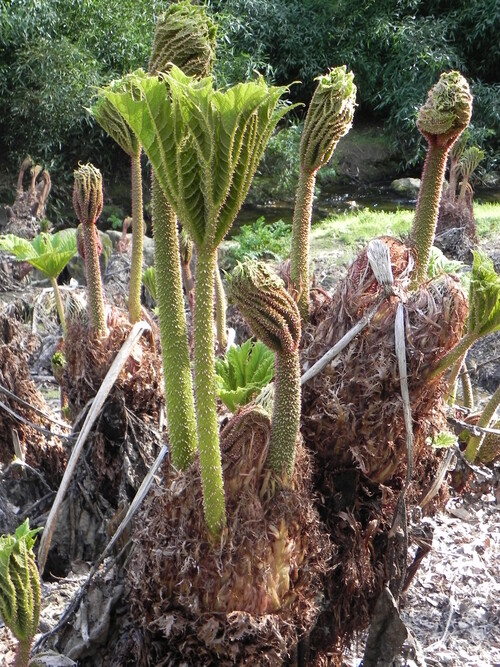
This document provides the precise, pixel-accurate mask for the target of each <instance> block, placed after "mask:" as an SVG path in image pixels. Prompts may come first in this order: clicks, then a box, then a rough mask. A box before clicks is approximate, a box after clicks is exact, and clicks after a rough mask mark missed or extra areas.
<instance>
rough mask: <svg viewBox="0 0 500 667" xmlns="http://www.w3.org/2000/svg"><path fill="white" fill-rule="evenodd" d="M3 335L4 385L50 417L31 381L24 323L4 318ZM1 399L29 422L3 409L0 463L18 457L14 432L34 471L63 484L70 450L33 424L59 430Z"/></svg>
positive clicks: (0, 368) (0, 369) (0, 370)
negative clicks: (15, 454) (61, 481)
mask: <svg viewBox="0 0 500 667" xmlns="http://www.w3.org/2000/svg"><path fill="white" fill-rule="evenodd" d="M0 326H1V334H2V335H1V336H0V384H1V385H2V387H4V388H5V389H7V390H8V391H10V392H12V393H13V394H15V395H16V396H17V397H18V398H20V399H22V400H24V401H25V402H26V403H28V404H29V405H30V406H33V408H35V409H37V410H40V411H41V412H43V413H45V414H47V415H49V414H50V413H51V410H50V408H49V406H48V405H47V403H46V401H45V399H44V397H43V396H42V394H41V393H40V391H39V390H38V389H37V387H36V386H35V383H34V382H33V380H32V379H31V373H30V368H29V365H28V361H27V356H28V350H29V346H30V344H31V342H32V341H30V340H29V338H30V336H29V335H28V334H26V332H25V331H24V330H23V328H22V325H21V323H20V322H17V321H16V320H15V319H13V318H8V317H2V319H1V323H0ZM1 400H2V402H3V403H5V404H6V405H7V406H8V407H9V408H10V410H12V411H13V412H15V413H16V414H17V415H19V416H20V417H21V418H23V419H25V420H26V422H22V421H21V420H19V419H17V418H16V417H14V416H13V415H11V414H9V413H8V412H7V411H6V410H0V433H1V434H2V437H1V438H0V463H5V464H8V463H10V462H11V461H12V459H13V458H14V453H15V452H14V445H13V441H12V433H13V432H14V431H15V432H16V433H17V436H18V438H19V442H20V445H21V449H22V450H23V452H24V456H25V461H26V463H28V464H29V465H30V466H32V467H33V468H35V469H37V470H40V471H41V472H42V473H43V474H44V475H45V478H46V480H47V482H48V483H49V484H51V485H52V484H53V485H56V486H57V484H58V483H59V481H60V479H61V476H62V472H63V470H64V467H65V464H66V451H65V448H64V447H63V445H62V443H61V441H60V440H59V439H57V438H55V437H54V438H50V436H49V437H47V436H46V435H44V434H43V433H41V432H40V431H38V430H37V429H36V428H34V427H33V426H31V425H30V424H35V425H37V426H40V427H42V428H45V429H47V430H50V429H54V428H55V429H56V431H55V432H56V433H57V432H58V431H57V427H54V425H53V424H51V423H50V422H49V421H48V420H47V419H44V418H43V417H42V416H41V415H40V414H39V413H37V412H34V410H32V409H30V408H29V407H27V406H25V405H23V404H21V403H19V402H18V401H16V400H14V399H11V398H9V397H7V396H2V397H1Z"/></svg>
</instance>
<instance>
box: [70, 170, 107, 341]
mask: <svg viewBox="0 0 500 667" xmlns="http://www.w3.org/2000/svg"><path fill="white" fill-rule="evenodd" d="M74 175H75V185H74V188H73V206H74V208H75V213H76V215H77V218H78V220H79V221H80V224H81V225H82V230H83V242H84V243H83V246H84V247H83V250H84V259H85V270H86V273H87V295H88V297H87V298H88V304H89V314H90V321H91V323H92V328H93V329H94V330H95V332H96V333H97V335H99V336H104V335H106V333H107V329H106V316H105V312H104V298H103V293H102V282H101V270H100V267H99V248H98V244H97V241H96V232H97V229H96V227H95V223H96V221H97V219H98V217H99V216H100V215H101V211H102V176H101V172H100V171H99V169H96V168H95V167H94V166H93V165H91V164H86V165H81V166H80V167H79V168H78V169H77V170H76V171H75V173H74Z"/></svg>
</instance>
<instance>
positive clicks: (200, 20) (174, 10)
mask: <svg viewBox="0 0 500 667" xmlns="http://www.w3.org/2000/svg"><path fill="white" fill-rule="evenodd" d="M215 32H216V29H215V25H214V23H213V22H212V21H211V19H210V18H209V17H208V15H207V13H206V11H205V10H204V9H203V8H202V7H198V6H195V5H192V4H191V2H178V3H176V4H171V5H170V7H169V8H168V9H167V12H166V13H165V15H164V16H163V17H162V18H161V19H160V20H159V22H158V23H157V25H156V31H155V36H154V40H153V48H152V51H151V58H150V61H149V71H150V72H151V73H156V72H167V71H168V70H169V69H170V66H171V64H172V63H174V64H175V65H177V67H179V68H180V69H181V70H182V71H183V72H184V74H187V75H188V76H197V77H203V76H207V75H208V74H210V72H211V70H212V66H213V60H214V57H215Z"/></svg>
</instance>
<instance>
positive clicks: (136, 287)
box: [128, 151, 144, 324]
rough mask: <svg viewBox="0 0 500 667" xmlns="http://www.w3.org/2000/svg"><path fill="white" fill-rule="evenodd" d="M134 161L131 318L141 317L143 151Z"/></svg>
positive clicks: (129, 305) (132, 157) (136, 319)
mask: <svg viewBox="0 0 500 667" xmlns="http://www.w3.org/2000/svg"><path fill="white" fill-rule="evenodd" d="M131 163H132V169H131V172H132V263H131V267H130V293H129V301H128V313H129V320H130V322H131V323H132V324H135V322H138V321H139V320H140V319H141V276H142V246H143V237H144V219H143V213H142V175H141V152H140V151H138V152H137V153H136V154H135V155H132V156H131Z"/></svg>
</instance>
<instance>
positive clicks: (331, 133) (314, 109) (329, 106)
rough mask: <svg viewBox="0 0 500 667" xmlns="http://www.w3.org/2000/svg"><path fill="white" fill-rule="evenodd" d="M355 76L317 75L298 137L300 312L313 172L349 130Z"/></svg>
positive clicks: (295, 247) (304, 306)
mask: <svg viewBox="0 0 500 667" xmlns="http://www.w3.org/2000/svg"><path fill="white" fill-rule="evenodd" d="M353 79H354V75H353V73H352V72H347V71H346V67H345V66H343V67H336V68H334V69H332V70H330V71H329V72H328V74H326V75H324V76H319V77H318V78H317V79H316V81H318V85H317V87H316V90H315V92H314V95H313V98H312V100H311V104H310V106H309V111H308V112H307V116H306V120H305V123H304V130H303V132H302V137H301V140H300V148H299V161H300V174H299V182H298V185H297V194H296V197H295V210H294V215H293V228H292V249H291V254H290V259H291V267H290V270H291V277H292V282H293V284H294V287H295V290H296V292H297V299H298V304H299V310H300V314H301V316H302V318H303V319H306V318H307V314H308V310H309V244H310V240H309V237H310V233H311V232H310V229H311V218H312V208H313V197H314V187H315V184H316V174H317V173H318V171H319V169H321V167H323V166H324V165H325V164H327V163H328V161H329V160H330V158H331V157H332V154H333V151H334V150H335V147H336V146H337V143H338V142H339V140H340V139H341V137H343V136H344V135H345V134H347V132H348V131H349V129H350V127H351V123H352V118H353V115H354V107H355V103H356V86H355V85H354V83H353Z"/></svg>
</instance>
